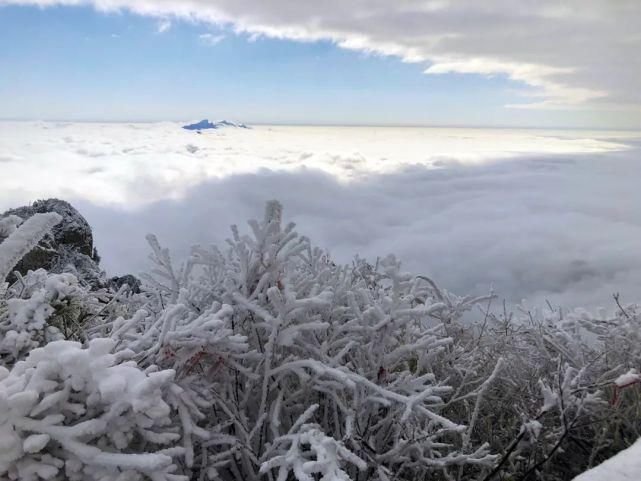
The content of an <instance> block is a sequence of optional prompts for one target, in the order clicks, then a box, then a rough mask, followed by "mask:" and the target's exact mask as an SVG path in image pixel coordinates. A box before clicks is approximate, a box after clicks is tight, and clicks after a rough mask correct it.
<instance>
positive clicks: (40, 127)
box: [0, 123, 641, 308]
mask: <svg viewBox="0 0 641 481" xmlns="http://www.w3.org/2000/svg"><path fill="white" fill-rule="evenodd" d="M182 125H183V123H156V124H117V123H112V124H91V123H83V124H78V123H75V124H73V123H72V124H70V123H0V166H1V168H2V178H1V179H0V185H1V187H2V188H1V189H0V210H4V208H8V207H13V206H17V205H20V204H24V203H27V202H29V201H33V200H35V199H38V198H43V197H49V196H57V197H61V198H64V199H66V200H69V201H71V202H72V203H73V204H74V205H76V206H77V207H79V208H80V210H81V211H82V213H83V214H84V215H85V216H86V217H87V218H88V220H89V222H90V223H91V225H92V226H93V227H94V230H95V236H96V242H97V246H98V250H99V251H100V253H101V255H102V258H103V264H104V266H105V267H106V268H107V269H108V270H110V271H111V272H114V273H117V272H126V271H134V272H138V271H141V270H144V269H146V267H147V263H146V254H147V246H146V243H145V241H144V235H145V234H146V233H148V232H150V231H151V232H155V233H157V234H158V236H159V238H160V239H162V241H163V242H164V243H165V244H166V245H168V246H169V247H170V248H171V249H172V251H173V252H175V253H176V255H177V256H179V255H180V254H183V253H185V252H186V251H187V249H188V247H189V246H190V245H191V244H193V243H195V242H205V243H209V242H211V241H216V242H222V241H223V240H224V238H225V237H226V236H227V235H228V231H227V230H226V229H222V230H221V229H220V228H219V226H220V225H228V224H231V223H234V222H237V221H238V219H246V218H250V217H252V216H254V215H255V212H257V211H260V209H262V205H263V204H264V202H265V201H266V200H267V199H271V198H278V199H280V200H281V201H282V202H283V204H284V206H285V211H286V213H287V216H288V218H289V219H292V220H294V221H295V222H297V223H298V225H299V229H300V231H301V232H303V233H305V234H309V235H310V236H311V237H312V238H314V239H315V241H316V242H318V244H319V245H322V246H325V247H328V248H330V249H331V251H332V254H333V255H334V256H335V257H337V258H338V259H339V260H341V261H349V259H350V258H351V257H352V256H353V255H354V254H355V253H359V254H362V255H365V256H368V257H374V258H375V257H376V256H379V255H385V254H387V253H389V252H394V253H395V254H396V255H398V256H399V257H400V258H401V259H402V260H403V261H404V262H405V266H406V268H408V269H410V270H412V271H414V272H422V273H425V274H428V275H431V276H432V277H434V278H436V279H438V280H439V281H440V282H441V283H442V284H443V285H445V286H446V287H448V288H450V289H452V290H454V291H456V292H461V293H475V294H482V293H484V292H487V290H488V289H489V288H490V286H494V287H495V289H496V290H497V291H498V292H499V293H500V294H501V295H504V296H506V297H507V298H508V300H510V301H519V300H521V299H522V298H527V299H528V301H529V303H530V304H533V305H541V304H544V303H545V300H546V299H547V300H550V302H552V303H553V304H562V305H564V306H572V305H582V306H588V307H595V306H598V305H602V306H606V307H608V308H611V307H613V302H612V299H611V294H612V293H613V292H620V293H621V298H622V299H623V300H624V301H626V300H629V301H633V300H635V299H637V298H638V292H641V258H639V256H638V253H637V251H638V245H639V243H641V211H639V209H638V208H637V206H638V205H641V191H640V190H639V189H638V181H637V179H638V178H639V176H640V175H641V162H639V159H640V157H641V156H640V152H639V150H638V146H639V145H641V144H640V143H639V140H640V139H641V134H638V133H636V134H635V133H629V132H588V131H573V132H571V131H552V130H541V131H533V130H497V129H492V130H487V129H486V130H484V129H428V128H369V127H285V126H252V127H253V128H252V129H250V130H248V129H220V130H212V131H203V132H202V133H201V134H197V133H196V132H190V131H187V130H184V129H182V128H181V126H182Z"/></svg>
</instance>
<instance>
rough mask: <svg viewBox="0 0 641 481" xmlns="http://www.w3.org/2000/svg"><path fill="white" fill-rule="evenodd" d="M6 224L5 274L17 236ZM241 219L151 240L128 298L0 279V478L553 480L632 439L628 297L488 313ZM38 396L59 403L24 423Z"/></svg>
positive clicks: (633, 380) (271, 218) (634, 333)
mask: <svg viewBox="0 0 641 481" xmlns="http://www.w3.org/2000/svg"><path fill="white" fill-rule="evenodd" d="M34 217H35V216H34ZM54 220H55V219H49V220H48V221H47V222H43V225H42V226H41V227H42V228H41V229H37V228H35V227H38V226H35V227H34V225H33V222H32V225H31V226H30V228H31V231H33V232H32V233H33V234H34V235H36V236H37V235H39V232H40V230H46V229H47V228H49V227H50V226H49V224H50V223H51V222H52V221H54ZM30 221H31V219H30ZM1 222H2V221H0V223H1ZM28 222H29V221H28ZM5 223H6V225H7V226H8V227H6V230H11V232H10V233H9V235H8V237H7V239H6V240H5V241H4V242H3V243H1V244H0V267H3V266H4V267H3V268H4V270H5V271H6V272H4V271H3V273H4V275H7V274H8V273H9V271H10V269H11V268H12V266H11V267H9V268H7V267H6V266H8V265H10V264H11V263H14V262H17V260H19V254H20V252H22V251H24V250H25V249H26V250H28V247H29V246H30V245H33V240H28V238H29V237H28V236H26V235H25V232H23V227H18V228H17V229H16V228H15V226H17V225H18V224H19V222H17V221H16V220H15V219H12V220H11V222H10V223H9V222H8V221H6V222H5ZM25 224H26V222H25ZM249 226H250V229H251V235H241V234H240V233H239V231H238V229H237V228H236V227H233V228H232V238H231V239H229V241H228V246H227V248H226V249H225V250H220V249H218V248H203V247H194V248H193V250H192V255H191V257H190V258H189V260H188V261H187V262H186V263H185V264H184V265H182V266H179V267H178V266H175V265H174V264H173V263H172V261H171V258H170V255H169V253H168V251H167V250H166V249H164V248H162V246H161V245H160V244H159V242H158V241H157V240H156V239H155V238H154V237H153V236H150V237H149V238H148V240H149V243H150V246H151V248H152V254H151V258H152V260H153V262H154V263H155V266H156V267H155V269H154V271H153V272H152V273H151V274H150V275H149V276H147V277H146V278H145V284H146V285H145V286H144V288H143V291H142V293H138V294H133V293H132V292H130V291H127V289H126V287H123V288H121V289H120V290H119V291H118V292H111V293H107V292H96V291H92V290H90V289H88V288H87V287H82V286H81V285H80V284H78V283H77V282H74V278H73V276H71V277H70V275H69V274H55V275H52V274H47V273H46V272H44V271H41V272H39V273H31V274H29V275H27V276H25V277H22V276H19V277H18V281H17V282H16V283H14V284H13V285H12V286H4V288H2V291H4V294H3V296H2V300H1V301H0V334H1V335H3V340H0V359H2V362H3V363H4V365H5V367H6V368H7V369H11V372H8V371H6V369H5V371H3V377H4V380H3V381H1V382H0V429H1V430H3V431H2V432H3V433H5V434H4V435H3V437H2V439H3V442H1V443H0V477H2V476H9V477H12V478H14V479H28V478H26V477H25V476H26V475H25V474H21V473H26V472H29V473H30V476H32V477H33V479H37V477H38V476H40V477H41V478H43V479H69V478H68V477H71V476H74V475H76V476H85V477H84V478H82V477H78V478H77V479H114V480H116V479H117V480H129V479H145V477H147V478H149V479H167V480H174V479H175V480H177V479H199V480H204V479H212V480H214V479H222V480H237V481H244V480H260V479H265V480H279V481H285V480H289V479H297V480H299V481H312V480H318V479H320V480H323V481H334V480H348V479H352V480H355V481H356V480H380V481H388V480H419V479H425V480H427V479H430V480H447V481H449V480H470V479H478V480H490V479H546V480H567V479H570V478H571V477H572V476H573V475H575V474H577V473H579V472H581V471H582V470H583V469H585V468H586V467H588V466H591V465H593V464H595V463H598V462H599V461H600V460H602V459H604V458H605V457H608V456H610V455H611V454H613V453H615V452H617V451H618V450H620V449H623V448H624V447H627V446H628V445H630V444H631V443H632V442H633V441H634V440H635V439H636V437H638V435H639V429H640V428H641V421H640V420H639V419H640V417H639V416H638V412H637V409H638V400H639V396H638V394H639V392H638V383H637V381H638V376H637V374H636V372H635V371H634V370H633V369H634V368H638V367H639V365H640V364H641V343H640V342H639V341H641V339H639V338H640V336H641V334H640V332H641V331H640V323H641V315H640V314H639V312H638V309H637V307H636V306H623V305H620V304H619V306H618V307H617V311H616V313H615V314H613V315H612V316H610V317H598V318H596V317H594V316H591V315H589V314H587V313H583V312H578V311H577V312H572V313H562V312H561V311H558V312H552V311H548V312H541V313H535V312H527V311H518V312H517V314H516V315H514V314H511V313H508V312H507V310H502V311H501V312H499V313H495V312H494V311H495V309H493V302H494V297H493V296H485V297H480V298H469V297H463V298H461V297H458V296H455V295H453V294H451V293H448V292H446V291H444V290H442V289H440V288H439V287H438V286H437V285H436V284H435V283H434V282H433V281H432V280H430V279H429V278H426V277H423V276H412V275H410V274H407V273H404V272H402V270H401V268H400V264H399V262H397V261H396V259H395V258H394V257H393V256H389V257H387V258H385V259H383V260H379V261H377V262H376V263H375V264H370V263H367V262H366V261H364V260H362V259H358V258H357V259H356V260H355V261H354V262H353V263H352V264H351V265H346V266H338V265H335V264H334V263H333V262H332V261H331V259H330V258H329V256H328V255H327V254H326V253H325V252H323V251H321V250H320V249H317V248H314V247H312V245H311V244H310V242H309V241H308V240H307V239H306V238H304V237H300V236H298V235H297V234H296V232H295V231H294V226H293V225H286V226H283V225H282V220H281V207H280V205H279V204H278V203H276V202H271V203H269V204H268V206H267V210H266V214H265V217H264V219H263V221H262V222H256V221H252V222H250V223H249ZM31 231H29V232H31ZM23 239H27V240H23ZM21 242H23V244H21ZM35 242H37V240H36V241H35ZM20 245H23V248H22V249H21V248H20ZM3 249H4V251H3ZM3 252H5V254H3ZM3 256H4V257H3ZM16 257H18V259H17V260H16ZM13 265H15V263H14V264H13ZM59 276H64V277H59ZM617 302H618V300H617ZM475 318H476V319H478V320H477V321H474V319H475ZM53 340H55V342H51V341H53ZM38 346H40V348H37V347H38ZM83 346H85V347H84V348H83ZM63 352H68V353H73V354H69V355H62V354H58V353H63ZM95 353H98V354H95ZM94 355H95V356H97V359H101V360H100V361H90V359H94V358H93V357H92V356H94ZM47 356H49V357H47ZM101 356H102V357H101ZM45 359H46V360H47V361H44V360H45ZM78 359H86V360H85V361H83V362H84V363H85V364H87V366H89V365H92V364H91V362H95V363H96V364H95V366H96V367H95V369H94V368H91V367H86V366H85V368H84V369H83V371H82V372H83V374H82V376H81V377H82V379H83V380H82V382H78V381H77V379H78V376H79V375H78V372H77V369H78V368H77V366H76V363H77V362H78ZM43 363H44V365H45V366H48V365H53V364H54V363H57V364H55V365H56V368H55V372H54V371H50V368H49V367H46V368H45V367H43ZM65 363H69V364H65ZM109 369H112V370H113V371H108V370H109ZM105 370H107V371H108V372H114V373H115V372H117V371H116V370H123V372H124V371H126V372H127V374H126V375H124V376H123V377H124V378H125V379H137V380H139V381H136V383H135V384H136V385H138V382H140V383H141V385H148V386H149V388H144V389H143V388H140V389H137V388H136V389H134V385H133V384H131V385H130V384H129V383H127V382H126V381H119V382H117V381H116V377H111V378H110V377H109V375H107V374H105V372H107V371H105ZM47 373H48V374H47ZM47 375H51V376H53V378H48V377H47ZM31 379H43V380H44V381H43V385H42V386H40V387H39V386H38V384H37V383H35V381H33V382H32V381H31ZM103 379H113V382H111V381H103ZM45 381H46V382H45ZM38 382H40V381H38ZM34 383H35V384H34ZM105 383H106V386H107V387H106V388H104V389H103V388H102V387H101V386H103V385H105ZM145 383H146V384H145ZM3 393H4V394H3ZM52 393H66V394H64V395H63V394H57V396H62V397H64V396H70V397H72V398H73V402H68V401H67V400H65V401H61V402H53V403H51V404H49V402H47V403H45V404H47V406H48V407H47V411H46V416H45V418H42V419H41V418H38V419H39V423H36V424H33V419H32V416H36V417H37V416H41V415H42V414H43V413H44V412H45V411H41V410H40V408H38V406H41V405H42V403H44V402H45V399H49V396H51V395H52ZM3 396H4V397H3ZM16 396H17V397H16ZM16 399H17V401H16ZM56 399H58V398H56ZM12 410H13V411H12ZM34 410H35V413H36V414H34ZM146 410H151V412H149V411H146ZM16 413H19V416H22V417H24V419H27V420H29V422H23V421H19V422H18V421H15V420H21V419H23V418H21V417H19V416H18V414H16ZM43 419H48V420H49V421H44V420H43ZM113 420H118V421H117V422H115V421H114V422H113V423H112V422H111V421H113ZM104 421H108V422H106V423H105V422H104ZM48 423H52V424H51V426H54V427H56V429H58V428H59V429H61V430H67V431H60V432H72V433H75V435H76V436H77V439H75V438H74V441H73V442H74V443H80V444H69V442H67V439H68V438H67V437H65V436H62V437H60V436H59V437H55V436H52V435H51V433H50V432H49V431H47V429H49V428H47V429H44V430H43V426H44V427H46V426H48V425H49V424H48ZM92 423H93V424H92ZM101 423H102V424H101ZM85 426H97V427H93V428H91V429H89V430H88V431H86V430H85V429H84V427H85ZM56 432H58V431H56ZM34 436H35V437H34ZM4 439H7V440H8V441H7V442H4ZM80 445H82V449H83V450H84V449H87V451H81V450H80ZM70 446H71V447H70ZM76 447H77V449H76ZM82 453H84V454H89V453H94V454H93V455H82ZM136 459H137V461H136ZM43 460H44V461H43ZM150 460H154V461H153V462H152V461H150ZM154 463H157V464H154ZM25 466H26V467H25ZM39 466H46V469H45V468H42V469H41V468H40V467H39ZM20 469H22V471H20ZM80 473H82V474H80ZM65 476H67V477H65ZM92 476H93V477H92Z"/></svg>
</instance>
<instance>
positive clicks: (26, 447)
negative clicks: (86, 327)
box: [0, 339, 185, 481]
mask: <svg viewBox="0 0 641 481" xmlns="http://www.w3.org/2000/svg"><path fill="white" fill-rule="evenodd" d="M115 344H116V343H115V341H113V340H111V339H94V340H92V341H90V342H89V344H88V347H87V348H84V349H83V348H82V346H81V345H80V343H77V342H72V341H55V342H51V343H49V344H47V345H46V346H44V347H41V348H37V349H34V350H33V351H31V353H30V354H29V356H28V357H27V358H26V359H25V360H24V361H19V362H18V363H16V365H15V366H14V367H13V369H12V370H11V371H8V370H7V369H6V368H0V377H1V378H2V380H0V477H2V478H3V479H7V478H8V479H15V480H21V481H32V480H33V481H36V480H38V479H50V480H78V481H80V480H105V481H106V480H114V481H115V480H118V481H120V480H137V479H143V475H144V476H147V477H149V478H150V479H153V480H158V481H160V480H167V481H170V480H172V481H176V480H179V479H185V478H181V477H180V476H175V475H172V474H171V473H172V472H173V471H175V470H176V466H175V465H174V462H173V459H172V458H173V457H175V456H178V455H180V454H181V453H182V448H176V447H174V444H175V443H176V441H177V440H178V439H179V438H180V436H181V434H180V432H179V430H178V429H177V428H176V426H175V423H174V422H173V420H172V416H171V414H172V408H171V406H170V405H169V404H168V403H167V401H166V400H165V399H164V397H163V396H164V394H165V393H166V392H167V390H168V389H169V388H170V385H171V380H172V378H173V376H174V372H173V371H171V370H165V371H156V372H153V370H150V372H145V371H143V370H141V369H140V368H139V367H138V366H137V365H136V363H135V362H132V361H128V360H126V357H127V354H130V353H127V351H119V352H117V353H115V354H114V353H112V350H113V349H114V347H115Z"/></svg>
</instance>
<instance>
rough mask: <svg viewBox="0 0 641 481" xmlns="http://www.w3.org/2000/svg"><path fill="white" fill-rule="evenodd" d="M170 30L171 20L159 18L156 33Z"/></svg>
mask: <svg viewBox="0 0 641 481" xmlns="http://www.w3.org/2000/svg"><path fill="white" fill-rule="evenodd" d="M169 30H171V21H169V20H167V19H164V20H160V21H159V22H158V24H157V25H156V33H158V34H162V33H166V32H168V31H169Z"/></svg>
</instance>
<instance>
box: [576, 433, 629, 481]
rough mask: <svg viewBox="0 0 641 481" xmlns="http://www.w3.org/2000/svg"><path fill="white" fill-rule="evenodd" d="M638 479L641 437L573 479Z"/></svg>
mask: <svg viewBox="0 0 641 481" xmlns="http://www.w3.org/2000/svg"><path fill="white" fill-rule="evenodd" d="M640 479H641V439H639V440H638V441H637V442H636V443H634V444H633V445H632V446H630V447H629V448H628V449H626V450H625V451H621V452H620V453H618V454H617V455H615V456H613V457H612V458H610V459H608V460H607V461H605V462H603V463H602V464H600V465H599V466H597V467H596V468H593V469H591V470H589V471H586V472H585V473H583V474H582V475H580V476H577V477H576V478H574V481H639V480H640Z"/></svg>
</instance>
